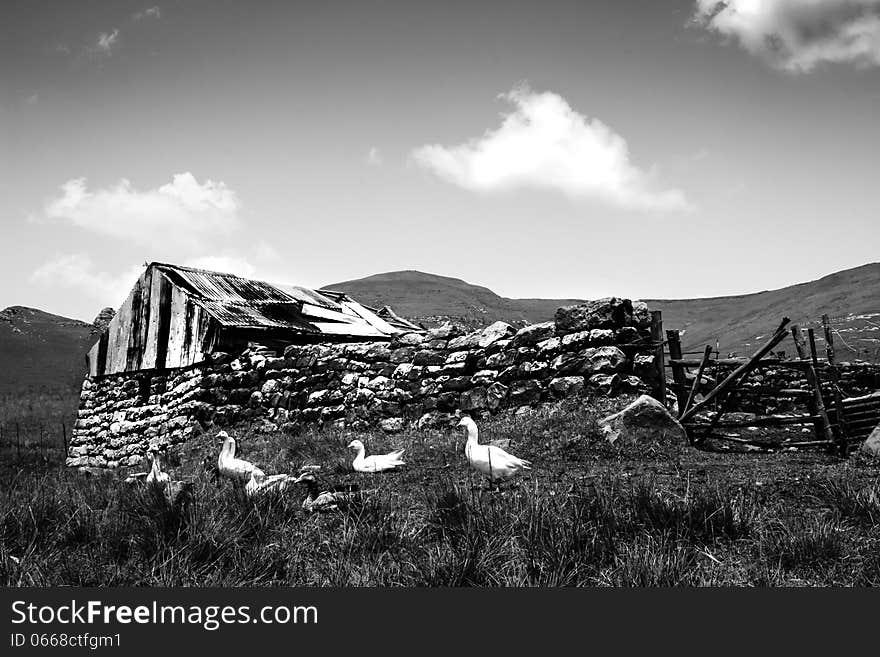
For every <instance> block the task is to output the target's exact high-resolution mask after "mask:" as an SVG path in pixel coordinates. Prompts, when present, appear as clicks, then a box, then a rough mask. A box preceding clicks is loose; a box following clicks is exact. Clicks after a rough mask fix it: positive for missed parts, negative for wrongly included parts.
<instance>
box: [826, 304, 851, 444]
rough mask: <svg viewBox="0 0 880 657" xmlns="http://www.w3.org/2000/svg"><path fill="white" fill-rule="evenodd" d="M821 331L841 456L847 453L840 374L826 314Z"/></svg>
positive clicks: (835, 433) (832, 335)
mask: <svg viewBox="0 0 880 657" xmlns="http://www.w3.org/2000/svg"><path fill="white" fill-rule="evenodd" d="M822 330H823V332H824V333H825V357H826V358H827V359H828V371H829V372H830V373H831V394H832V399H833V402H834V415H835V417H836V419H837V431H835V432H834V435H835V437H836V438H837V449H838V451H839V452H840V455H841V456H846V453H847V447H848V443H847V435H846V411H845V410H844V408H843V395H842V394H841V392H840V372H839V371H838V369H837V358H836V355H835V353H834V334H833V332H832V330H831V321H830V320H829V318H828V313H825V314H823V315H822Z"/></svg>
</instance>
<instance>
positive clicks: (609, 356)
mask: <svg viewBox="0 0 880 657" xmlns="http://www.w3.org/2000/svg"><path fill="white" fill-rule="evenodd" d="M581 354H582V355H583V356H584V357H586V359H587V362H586V364H585V367H586V372H589V373H592V374H613V373H614V372H619V371H620V370H621V369H623V367H624V366H625V365H626V354H624V353H623V352H622V351H621V350H620V349H618V348H617V347H596V348H592V349H584V351H583V352H581Z"/></svg>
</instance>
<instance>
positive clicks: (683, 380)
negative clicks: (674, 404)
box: [666, 329, 687, 417]
mask: <svg viewBox="0 0 880 657" xmlns="http://www.w3.org/2000/svg"><path fill="white" fill-rule="evenodd" d="M666 342H667V344H668V345H669V358H670V362H673V360H675V361H680V360H681V334H680V333H679V332H678V331H676V330H674V329H669V330H667V331H666ZM672 380H673V381H675V390H674V392H675V398H676V399H677V400H678V414H679V417H681V415H682V413H683V412H684V411H683V410H682V409H683V408H684V406H685V403H686V402H687V376H686V375H685V369H684V367H683V366H681V365H673V366H672Z"/></svg>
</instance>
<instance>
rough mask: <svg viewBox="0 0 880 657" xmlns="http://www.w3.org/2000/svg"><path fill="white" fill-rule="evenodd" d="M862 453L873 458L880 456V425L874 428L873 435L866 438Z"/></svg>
mask: <svg viewBox="0 0 880 657" xmlns="http://www.w3.org/2000/svg"><path fill="white" fill-rule="evenodd" d="M861 451H862V452H864V453H866V454H870V455H871V456H880V424H878V425H877V426H876V427H874V430H873V431H872V432H871V435H869V436H868V437H867V438H865V442H863V443H862V447H861Z"/></svg>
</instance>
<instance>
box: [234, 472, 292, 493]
mask: <svg viewBox="0 0 880 657" xmlns="http://www.w3.org/2000/svg"><path fill="white" fill-rule="evenodd" d="M290 481H295V479H294V478H293V477H292V476H291V475H286V474H276V475H267V474H265V473H264V472H263V471H262V470H260V469H259V468H255V469H254V470H253V471H252V472H251V476H250V479H248V482H247V483H246V484H245V485H244V492H245V493H247V496H248V497H259V496H260V495H265V494H266V493H273V492H274V493H281V492H283V491H284V490H285V489H286V488H287V484H288V482H290Z"/></svg>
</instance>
